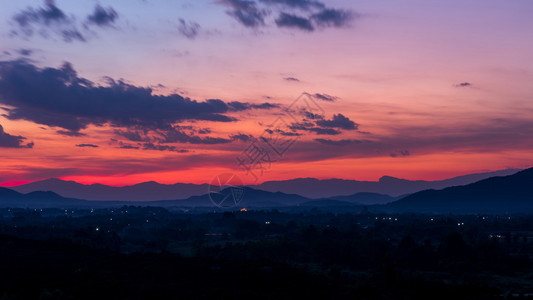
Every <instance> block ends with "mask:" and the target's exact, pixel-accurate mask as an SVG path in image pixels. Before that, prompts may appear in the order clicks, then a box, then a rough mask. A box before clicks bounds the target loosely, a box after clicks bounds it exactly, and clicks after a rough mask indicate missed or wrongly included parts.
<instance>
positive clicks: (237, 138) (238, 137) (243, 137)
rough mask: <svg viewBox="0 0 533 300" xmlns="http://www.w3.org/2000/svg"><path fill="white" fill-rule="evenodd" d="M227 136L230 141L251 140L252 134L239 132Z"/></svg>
mask: <svg viewBox="0 0 533 300" xmlns="http://www.w3.org/2000/svg"><path fill="white" fill-rule="evenodd" d="M229 138H230V139H231V140H232V141H241V142H248V141H251V140H252V139H253V136H251V135H249V134H242V133H239V134H234V135H230V136H229Z"/></svg>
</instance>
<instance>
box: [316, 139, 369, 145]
mask: <svg viewBox="0 0 533 300" xmlns="http://www.w3.org/2000/svg"><path fill="white" fill-rule="evenodd" d="M315 141H317V142H319V143H322V144H326V145H331V146H348V145H354V144H361V143H362V142H363V141H361V140H353V139H343V140H330V139H315Z"/></svg>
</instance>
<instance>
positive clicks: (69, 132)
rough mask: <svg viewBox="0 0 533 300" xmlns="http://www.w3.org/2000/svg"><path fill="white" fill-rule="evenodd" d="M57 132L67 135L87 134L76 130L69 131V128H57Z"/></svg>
mask: <svg viewBox="0 0 533 300" xmlns="http://www.w3.org/2000/svg"><path fill="white" fill-rule="evenodd" d="M56 133H58V134H61V135H66V136H76V137H78V136H86V134H85V133H82V132H76V131H67V130H57V131H56Z"/></svg>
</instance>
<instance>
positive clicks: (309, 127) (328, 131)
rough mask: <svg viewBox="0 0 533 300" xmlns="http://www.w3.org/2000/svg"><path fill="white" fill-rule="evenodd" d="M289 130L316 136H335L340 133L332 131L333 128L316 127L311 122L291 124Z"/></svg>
mask: <svg viewBox="0 0 533 300" xmlns="http://www.w3.org/2000/svg"><path fill="white" fill-rule="evenodd" d="M289 128H290V129H291V130H293V131H298V130H301V131H310V132H314V133H316V134H323V135H337V134H340V133H341V132H340V131H338V130H336V129H333V128H321V127H317V126H315V124H314V123H311V122H301V123H293V124H291V125H290V126H289Z"/></svg>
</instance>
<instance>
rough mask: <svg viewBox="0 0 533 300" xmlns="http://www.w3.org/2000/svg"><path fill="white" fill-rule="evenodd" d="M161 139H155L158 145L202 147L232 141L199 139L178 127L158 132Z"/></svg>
mask: <svg viewBox="0 0 533 300" xmlns="http://www.w3.org/2000/svg"><path fill="white" fill-rule="evenodd" d="M158 133H159V135H160V136H161V138H157V137H156V138H155V140H156V141H158V142H159V143H162V144H165V143H189V144H204V145H215V144H227V143H231V142H232V141H233V140H232V139H225V138H219V137H210V136H206V137H199V136H196V135H192V134H188V133H186V132H184V131H183V130H182V129H181V128H179V127H178V126H174V127H172V128H168V129H167V130H165V131H159V132H158Z"/></svg>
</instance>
